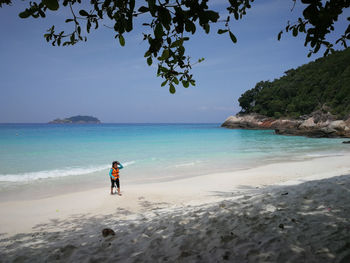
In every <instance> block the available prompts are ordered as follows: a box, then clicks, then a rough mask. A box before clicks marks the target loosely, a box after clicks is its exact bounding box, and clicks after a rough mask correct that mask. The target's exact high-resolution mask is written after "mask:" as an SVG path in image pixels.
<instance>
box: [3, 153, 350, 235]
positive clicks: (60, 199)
mask: <svg viewBox="0 0 350 263" xmlns="http://www.w3.org/2000/svg"><path fill="white" fill-rule="evenodd" d="M349 160H350V155H342V156H332V157H327V158H326V157H315V158H311V159H308V160H302V161H289V162H279V163H269V164H266V165H262V166H258V167H254V168H250V169H244V170H237V171H233V172H225V173H212V174H208V175H201V176H194V177H189V178H183V179H178V180H174V181H166V182H157V183H154V182H152V183H146V184H134V185H125V186H124V185H122V188H121V190H122V193H123V196H121V197H119V196H116V195H114V196H111V195H110V194H109V193H108V192H109V190H110V189H109V187H103V188H100V187H99V188H94V189H89V190H85V191H78V192H74V193H72V192H71V193H65V194H62V195H56V196H51V197H48V198H41V199H35V200H22V201H8V202H6V201H5V202H1V203H0V215H1V216H0V233H1V234H5V235H8V236H11V235H14V234H18V233H22V232H25V233H30V232H32V231H33V227H34V226H35V225H38V224H43V223H45V222H48V221H50V220H55V219H57V218H58V219H62V220H63V219H65V218H69V217H71V216H73V215H75V214H101V215H103V214H105V215H106V214H109V213H113V212H114V211H116V210H118V209H122V210H127V211H129V213H131V214H139V213H142V212H143V211H144V202H149V203H150V204H152V203H155V204H157V203H163V205H161V206H159V207H162V206H165V207H167V208H170V207H179V206H180V207H181V206H185V205H199V204H205V203H212V202H216V201H220V200H222V198H223V197H222V196H221V194H222V195H223V196H227V194H228V193H229V196H231V195H237V194H240V193H241V192H242V193H244V189H248V188H249V189H261V188H263V187H267V186H272V185H279V184H285V183H287V182H288V184H290V183H292V184H298V183H300V182H304V181H308V180H317V179H323V178H329V177H334V176H339V175H344V174H350V162H349ZM242 189H243V190H242ZM157 207H158V206H157Z"/></svg>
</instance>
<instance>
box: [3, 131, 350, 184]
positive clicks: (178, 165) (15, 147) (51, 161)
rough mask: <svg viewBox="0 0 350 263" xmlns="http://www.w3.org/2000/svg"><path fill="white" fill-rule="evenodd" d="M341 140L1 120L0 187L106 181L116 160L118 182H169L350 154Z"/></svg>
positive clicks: (102, 182) (260, 132)
mask: <svg viewBox="0 0 350 263" xmlns="http://www.w3.org/2000/svg"><path fill="white" fill-rule="evenodd" d="M342 141H343V139H312V138H305V137H292V136H280V135H275V134H274V132H273V131H271V130H230V129H225V128H221V127H220V124H93V125H89V124H81V125H62V124H0V190H2V191H4V190H5V189H7V188H13V187H16V186H20V187H23V186H26V185H31V186H33V185H39V184H44V185H45V184H47V185H50V184H54V185H57V184H60V183H66V184H69V183H72V184H74V183H77V184H81V183H82V182H84V183H85V182H86V183H92V184H98V185H99V186H100V185H108V171H109V167H110V166H111V163H112V161H114V160H118V161H120V162H121V163H123V164H124V166H125V169H123V170H122V171H121V178H122V180H123V183H144V182H152V181H159V180H173V179H176V178H182V177H188V176H197V175H202V174H208V173H213V172H223V171H231V170H237V169H244V168H248V167H253V166H257V165H261V164H264V163H268V162H275V161H279V160H286V161H289V160H299V159H306V158H314V157H319V156H327V155H337V154H342V153H344V152H349V150H350V149H349V148H350V147H349V146H348V145H345V144H342V143H341V142H342Z"/></svg>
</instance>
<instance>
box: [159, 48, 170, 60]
mask: <svg viewBox="0 0 350 263" xmlns="http://www.w3.org/2000/svg"><path fill="white" fill-rule="evenodd" d="M168 58H169V50H168V49H164V50H163V53H162V55H161V56H160V57H159V58H158V59H159V60H167V59H168Z"/></svg>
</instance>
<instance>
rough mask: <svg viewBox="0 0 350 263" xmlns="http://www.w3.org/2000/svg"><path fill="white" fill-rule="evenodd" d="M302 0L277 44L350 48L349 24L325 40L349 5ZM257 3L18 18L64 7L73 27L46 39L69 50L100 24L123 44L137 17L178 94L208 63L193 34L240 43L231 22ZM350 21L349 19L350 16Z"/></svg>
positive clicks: (67, 0) (68, 0)
mask: <svg viewBox="0 0 350 263" xmlns="http://www.w3.org/2000/svg"><path fill="white" fill-rule="evenodd" d="M136 2H137V3H136ZM285 2H286V5H290V7H291V10H292V11H293V12H296V10H294V9H295V8H294V7H295V5H296V3H297V2H299V0H290V1H285ZM300 2H301V3H300V4H301V5H302V6H303V11H302V13H301V14H297V16H298V17H299V18H298V19H297V20H296V22H294V23H291V22H289V21H288V23H287V26H286V27H285V28H284V29H282V30H281V31H280V32H279V33H278V32H276V35H277V33H278V35H277V36H276V38H277V39H278V40H280V39H281V36H282V34H283V33H288V34H292V35H293V36H294V37H297V36H298V35H303V36H305V42H304V45H305V46H306V47H308V48H309V49H310V52H309V54H308V56H311V54H313V53H317V52H318V51H319V50H320V49H321V48H322V50H323V51H324V54H325V55H327V54H328V53H329V52H332V51H334V47H335V46H336V45H338V46H341V47H342V48H346V47H347V43H348V41H349V39H350V25H348V27H347V28H346V29H345V32H343V33H340V35H338V36H337V37H336V38H335V39H334V41H328V40H327V38H326V36H327V35H328V34H329V33H331V32H333V31H334V30H335V28H336V25H335V23H336V22H337V21H338V20H340V16H341V14H342V13H343V10H345V9H346V8H349V7H350V1H348V0H327V1H322V0H300ZM11 4H12V1H11V0H0V7H2V6H3V5H11ZM254 5H255V3H254V0H230V1H226V10H225V11H224V12H222V11H220V10H218V9H215V8H214V7H215V5H213V6H209V5H208V0H201V1H199V0H197V1H193V0H191V1H189V0H181V1H171V0H160V1H156V0H147V1H135V0H126V1H111V0H105V1H96V0H93V1H89V3H87V1H77V0H63V1H58V0H41V1H33V2H29V6H28V8H26V9H25V10H23V11H22V12H21V13H20V14H19V17H21V18H28V17H32V18H45V17H46V16H47V15H49V14H50V12H51V11H53V12H55V11H58V10H62V9H64V11H63V12H62V14H63V15H62V17H63V21H65V23H66V25H65V26H63V28H65V29H66V28H67V26H68V27H69V26H70V28H71V29H70V31H69V30H68V31H69V32H65V31H62V30H60V29H58V28H57V25H56V27H55V25H53V26H52V27H50V28H49V29H48V32H47V33H46V34H45V35H44V37H45V39H46V41H47V42H50V43H51V44H52V45H54V46H55V45H56V46H60V45H62V46H69V45H75V44H77V43H79V42H81V41H86V40H87V37H86V35H87V34H89V33H90V32H91V31H93V30H96V29H98V27H99V25H100V24H104V25H107V24H111V26H107V27H109V28H111V29H112V30H111V32H112V34H113V36H114V38H116V39H117V41H118V42H119V44H120V45H121V46H124V45H125V38H124V36H125V35H126V34H127V33H129V32H131V31H133V30H134V25H135V24H136V20H137V18H138V19H141V23H142V27H143V30H142V31H143V33H142V34H143V39H144V41H145V42H146V43H147V45H148V47H147V49H146V50H145V54H144V57H145V60H146V61H147V64H148V65H152V64H153V63H156V64H157V65H158V70H157V76H159V77H161V78H163V79H164V81H163V82H162V84H161V86H165V85H168V86H169V91H170V92H171V93H175V91H176V89H175V86H176V85H182V86H183V87H185V88H188V87H189V86H190V85H192V86H194V85H195V80H194V78H193V75H192V74H191V69H192V66H193V65H194V64H196V63H199V62H201V61H202V60H203V59H202V58H200V59H199V60H196V61H193V60H192V59H191V57H190V56H189V55H188V54H187V53H186V51H185V44H186V42H188V40H189V39H190V37H191V36H192V35H194V34H196V33H198V30H197V29H198V28H201V29H202V30H203V31H204V32H205V33H206V34H208V33H209V32H210V30H211V28H213V27H215V28H216V29H215V30H217V34H225V35H227V37H228V38H229V39H231V41H232V42H233V43H236V42H237V38H236V36H235V35H234V32H233V31H232V28H234V27H233V26H232V24H233V22H232V21H234V20H240V19H242V18H243V17H244V16H245V15H246V14H247V12H249V10H250V9H251V8H252V7H253V6H254ZM272 8H274V7H271V9H272ZM298 10H300V9H298ZM219 13H220V14H219ZM66 14H68V15H66ZM347 19H348V21H350V17H348V18H347ZM286 20H287V18H286ZM138 22H139V24H141V23H140V21H138ZM218 27H219V28H218ZM66 31H67V30H66ZM262 85H265V84H264V83H262ZM276 103H277V105H276V107H277V108H279V104H278V103H279V102H277V101H276ZM274 107H275V106H274ZM290 107H291V112H297V111H299V109H294V108H293V105H291V106H290ZM309 107H311V106H310V103H308V102H307V103H306V104H305V108H306V109H305V110H306V111H307V110H308V109H309ZM302 108H304V106H303V107H302ZM302 111H304V110H302Z"/></svg>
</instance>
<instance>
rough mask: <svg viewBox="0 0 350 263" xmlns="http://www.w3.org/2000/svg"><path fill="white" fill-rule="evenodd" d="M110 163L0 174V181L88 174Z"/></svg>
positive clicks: (100, 169)
mask: <svg viewBox="0 0 350 263" xmlns="http://www.w3.org/2000/svg"><path fill="white" fill-rule="evenodd" d="M109 167H110V165H99V166H93V167H86V168H69V167H67V168H64V169H56V170H47V171H38V172H30V173H22V174H5V175H0V181H1V182H25V181H34V180H40V179H48V178H56V177H65V176H72V175H82V174H90V173H94V172H99V171H103V170H107V169H108V168H109Z"/></svg>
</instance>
